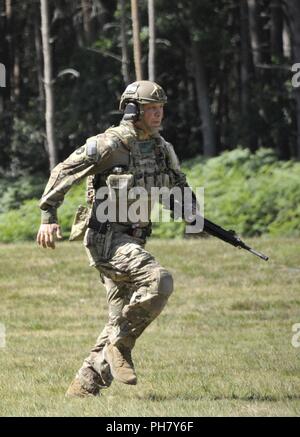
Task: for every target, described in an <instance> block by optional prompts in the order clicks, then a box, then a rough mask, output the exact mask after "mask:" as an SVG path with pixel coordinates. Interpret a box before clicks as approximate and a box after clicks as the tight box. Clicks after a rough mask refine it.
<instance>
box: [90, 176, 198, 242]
mask: <svg viewBox="0 0 300 437" xmlns="http://www.w3.org/2000/svg"><path fill="white" fill-rule="evenodd" d="M130 176H131V175H123V177H120V178H118V179H114V180H112V181H109V182H110V183H109V184H108V186H107V187H100V188H99V189H98V190H97V192H96V202H97V203H98V206H97V209H96V217H97V220H98V222H99V223H105V222H107V221H108V222H111V223H115V222H117V223H128V222H129V223H145V222H148V221H149V218H150V216H151V221H152V222H170V221H171V220H172V218H174V219H175V220H176V221H179V222H180V221H184V222H185V223H186V229H185V232H186V233H187V234H195V233H199V232H202V231H203V226H204V188H203V187H197V188H196V190H195V194H194V193H193V191H192V190H191V188H190V187H184V188H183V189H182V188H180V187H173V188H171V189H169V188H167V187H151V188H150V189H148V190H147V189H146V188H144V187H137V186H134V187H132V188H128V180H130V178H129V177H130ZM158 203H161V204H162V205H163V207H164V209H162V210H158V209H155V206H156V205H157V204H158ZM168 210H169V211H172V216H170V213H169V212H168ZM151 213H152V214H151Z"/></svg>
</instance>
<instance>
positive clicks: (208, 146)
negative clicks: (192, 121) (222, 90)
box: [192, 41, 217, 157]
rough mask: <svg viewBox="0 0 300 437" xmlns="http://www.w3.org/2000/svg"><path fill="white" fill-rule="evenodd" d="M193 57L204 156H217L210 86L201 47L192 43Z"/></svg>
mask: <svg viewBox="0 0 300 437" xmlns="http://www.w3.org/2000/svg"><path fill="white" fill-rule="evenodd" d="M192 56H193V62H194V66H195V68H194V75H195V82H196V90H197V104H198V109H199V113H200V117H201V131H202V136H203V155H204V156H208V157H209V156H215V155H216V152H217V150H216V141H215V123H214V120H213V116H212V112H211V109H210V102H209V94H208V86H207V80H206V74H205V69H204V65H203V60H202V56H201V51H200V48H199V45H198V44H197V43H196V42H195V41H193V42H192Z"/></svg>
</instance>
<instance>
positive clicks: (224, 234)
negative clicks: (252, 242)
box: [203, 218, 269, 261]
mask: <svg viewBox="0 0 300 437" xmlns="http://www.w3.org/2000/svg"><path fill="white" fill-rule="evenodd" d="M203 231H204V232H206V233H207V234H210V235H213V236H214V237H217V238H220V240H223V241H225V242H226V243H229V244H231V245H232V246H235V247H238V248H239V249H246V250H248V251H249V252H251V253H253V255H256V256H259V258H261V259H263V260H264V261H268V259H269V257H268V256H266V255H264V254H263V253H260V252H257V251H256V250H254V249H251V247H250V246H247V244H245V243H244V242H243V241H242V240H241V239H240V237H238V236H237V235H236V233H235V232H234V231H232V230H230V231H226V230H225V229H223V228H221V226H218V225H216V224H215V223H213V222H211V221H209V220H207V219H206V218H205V219H204V225H203Z"/></svg>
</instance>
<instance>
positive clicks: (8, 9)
mask: <svg viewBox="0 0 300 437" xmlns="http://www.w3.org/2000/svg"><path fill="white" fill-rule="evenodd" d="M5 24H6V46H7V54H6V64H5V66H6V75H7V76H6V78H7V81H6V90H7V96H8V98H9V99H11V100H12V76H13V74H12V70H13V58H14V57H13V38H12V31H13V23H12V4H11V0H5Z"/></svg>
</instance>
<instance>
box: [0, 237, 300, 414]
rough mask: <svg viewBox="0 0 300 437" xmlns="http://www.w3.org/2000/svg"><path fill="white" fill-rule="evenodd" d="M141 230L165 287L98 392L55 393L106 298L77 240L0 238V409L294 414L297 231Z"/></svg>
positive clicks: (73, 367) (87, 343) (299, 376)
mask: <svg viewBox="0 0 300 437" xmlns="http://www.w3.org/2000/svg"><path fill="white" fill-rule="evenodd" d="M247 242H249V243H250V244H252V245H253V247H255V248H256V249H257V250H261V251H263V252H265V253H266V254H268V255H270V257H271V259H270V261H269V262H267V263H266V262H264V261H262V260H260V259H258V258H256V257H254V256H252V255H251V254H248V253H247V252H246V251H238V250H237V249H234V248H232V247H231V246H229V245H225V243H222V242H220V241H217V240H215V239H209V240H208V239H199V240H197V241H195V240H194V241H191V240H176V241H175V240H173V241H159V240H152V241H151V242H150V243H149V245H148V249H149V250H151V251H152V252H153V253H154V254H155V255H156V256H157V258H158V259H159V260H160V262H161V263H162V265H164V266H165V267H167V268H168V269H170V270H171V271H172V273H173V274H174V278H175V291H174V293H173V295H172V296H171V298H170V300H169V302H168V305H167V307H166V308H165V310H164V311H163V313H162V314H161V315H160V317H159V318H158V319H156V320H155V321H154V322H153V323H152V325H150V327H149V328H148V329H147V330H146V331H145V333H144V334H143V335H142V336H141V338H140V339H139V341H138V342H137V345H136V348H135V349H134V353H133V358H134V362H135V365H136V370H137V374H138V378H139V382H138V385H137V386H135V387H130V386H126V385H122V384H120V383H117V382H114V383H113V385H112V386H111V387H110V388H109V389H108V390H105V391H103V395H102V396H101V397H99V398H95V399H94V398H92V399H83V400H81V399H74V400H72V399H71V400H69V399H66V398H65V397H64V393H65V391H66V389H67V387H68V385H69V383H70V382H71V380H72V378H73V376H74V374H75V372H76V371H77V370H78V368H79V367H80V365H81V363H82V361H83V359H84V358H85V357H86V356H87V355H88V353H89V349H90V347H92V346H93V344H94V341H95V339H96V337H97V335H98V333H99V332H100V330H101V329H102V327H103V325H104V323H105V321H106V317H107V306H106V301H105V291H104V288H103V287H102V285H101V284H100V282H99V280H98V275H97V272H96V271H94V270H93V269H92V268H90V267H89V266H88V263H87V258H86V255H85V252H84V249H83V247H82V246H81V244H80V243H68V242H64V243H61V244H58V247H57V249H56V251H50V250H48V251H46V250H43V249H40V248H37V247H36V246H35V244H34V243H32V244H30V243H20V244H14V245H4V244H2V245H0V259H1V263H0V293H1V313H0V322H1V323H4V324H5V326H6V332H7V337H6V347H5V348H2V349H0V369H1V371H0V415H1V416H114V417H116V416H229V415H234V416H281V415H284V416H295V415H299V413H300V362H299V358H300V348H294V347H293V346H292V344H291V339H292V335H293V333H292V325H293V324H294V323H300V293H299V291H300V250H299V249H300V240H299V239H298V240H295V239H279V238H278V239H266V238H264V239H256V240H255V239H253V240H248V241H247Z"/></svg>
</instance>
